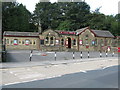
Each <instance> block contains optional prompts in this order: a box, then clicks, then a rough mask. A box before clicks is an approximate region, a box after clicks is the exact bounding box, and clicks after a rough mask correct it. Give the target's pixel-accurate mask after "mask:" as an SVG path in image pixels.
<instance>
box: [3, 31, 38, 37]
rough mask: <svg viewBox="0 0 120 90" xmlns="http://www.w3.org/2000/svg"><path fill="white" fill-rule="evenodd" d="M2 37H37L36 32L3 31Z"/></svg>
mask: <svg viewBox="0 0 120 90" xmlns="http://www.w3.org/2000/svg"><path fill="white" fill-rule="evenodd" d="M3 35H4V36H39V33H38V32H13V31H5V32H4V33H3Z"/></svg>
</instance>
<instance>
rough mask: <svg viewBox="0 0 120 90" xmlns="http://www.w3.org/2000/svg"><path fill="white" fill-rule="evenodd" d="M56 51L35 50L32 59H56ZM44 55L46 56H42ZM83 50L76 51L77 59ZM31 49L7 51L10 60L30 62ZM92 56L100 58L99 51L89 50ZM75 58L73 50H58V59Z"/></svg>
mask: <svg viewBox="0 0 120 90" xmlns="http://www.w3.org/2000/svg"><path fill="white" fill-rule="evenodd" d="M54 54H55V52H41V51H36V50H34V51H33V56H32V59H31V60H32V61H54V60H55V55H54ZM42 55H44V56H42ZM80 55H81V52H75V55H74V56H75V59H81V56H80ZM29 56H30V50H18V51H17V50H13V51H7V61H8V62H29V61H30V60H29ZM89 57H90V58H99V57H100V53H99V52H89ZM102 57H106V53H105V52H103V53H102ZM108 57H112V53H108ZM114 57H118V54H114ZM82 58H88V52H82ZM70 59H73V52H57V55H56V60H70Z"/></svg>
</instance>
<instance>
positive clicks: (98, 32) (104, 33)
mask: <svg viewBox="0 0 120 90" xmlns="http://www.w3.org/2000/svg"><path fill="white" fill-rule="evenodd" d="M92 31H93V32H94V33H95V34H96V36H98V37H111V38H114V36H113V35H112V33H111V32H109V31H105V30H92Z"/></svg>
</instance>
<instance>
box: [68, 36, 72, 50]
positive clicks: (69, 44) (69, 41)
mask: <svg viewBox="0 0 120 90" xmlns="http://www.w3.org/2000/svg"><path fill="white" fill-rule="evenodd" d="M68 48H71V38H68Z"/></svg>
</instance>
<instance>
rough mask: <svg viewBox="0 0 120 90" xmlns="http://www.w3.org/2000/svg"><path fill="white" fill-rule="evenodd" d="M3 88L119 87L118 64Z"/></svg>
mask: <svg viewBox="0 0 120 90" xmlns="http://www.w3.org/2000/svg"><path fill="white" fill-rule="evenodd" d="M3 88H118V66H112V67H108V68H104V69H97V70H92V71H87V72H78V73H74V74H67V75H63V76H61V77H56V78H51V79H45V80H36V81H32V82H26V83H19V84H13V85H5V86H3Z"/></svg>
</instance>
